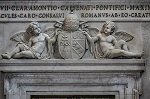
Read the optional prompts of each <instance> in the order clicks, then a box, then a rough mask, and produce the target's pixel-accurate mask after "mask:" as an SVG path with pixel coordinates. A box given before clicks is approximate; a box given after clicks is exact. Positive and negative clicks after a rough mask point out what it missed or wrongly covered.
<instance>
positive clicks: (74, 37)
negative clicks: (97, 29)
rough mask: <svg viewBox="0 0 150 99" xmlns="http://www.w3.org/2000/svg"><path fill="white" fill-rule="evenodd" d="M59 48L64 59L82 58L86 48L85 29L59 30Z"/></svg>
mask: <svg viewBox="0 0 150 99" xmlns="http://www.w3.org/2000/svg"><path fill="white" fill-rule="evenodd" d="M58 49H59V54H60V55H61V56H62V57H63V58H64V59H80V58H82V57H83V55H84V54H85V49H86V38H85V36H84V34H83V31H61V32H59V35H58Z"/></svg>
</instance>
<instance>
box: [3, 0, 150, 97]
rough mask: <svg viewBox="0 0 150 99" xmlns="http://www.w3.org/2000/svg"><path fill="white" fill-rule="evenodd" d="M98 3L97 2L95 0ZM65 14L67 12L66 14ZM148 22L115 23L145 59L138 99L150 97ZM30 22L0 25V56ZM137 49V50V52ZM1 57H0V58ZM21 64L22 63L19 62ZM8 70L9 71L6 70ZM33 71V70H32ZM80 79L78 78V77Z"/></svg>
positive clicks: (47, 24)
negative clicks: (128, 36) (16, 33)
mask: <svg viewBox="0 0 150 99" xmlns="http://www.w3.org/2000/svg"><path fill="white" fill-rule="evenodd" d="M97 1H98V0H97ZM109 1H111V0H109ZM10 2H11V1H10ZM89 2H92V1H91V0H89ZM116 2H118V3H124V2H126V3H129V4H130V3H132V2H134V4H142V3H148V4H149V0H143V1H140V0H133V1H131V0H124V1H121V0H116ZM66 14H67V12H66ZM148 20H149V21H147V22H140V21H138V22H131V21H127V22H116V24H117V26H118V29H119V30H124V31H127V32H132V33H133V35H134V37H135V39H136V40H134V41H132V42H131V44H130V43H129V44H130V46H129V47H131V50H132V51H133V52H136V51H137V52H140V51H142V50H144V57H143V58H144V59H145V67H146V70H145V71H144V72H143V73H141V75H142V90H143V92H142V95H141V97H140V99H149V97H150V87H149V86H150V67H149V64H150V51H149V50H150V18H149V19H148ZM29 22H30V21H26V22H24V23H21V22H9V21H8V22H7V23H5V22H4V23H3V22H1V23H0V54H2V53H4V52H6V51H10V50H11V48H13V47H14V46H15V45H16V43H14V42H12V41H10V40H9V38H10V36H11V35H12V34H13V33H15V32H17V31H20V30H24V29H25V28H26V27H27V26H28V23H29ZM40 23H41V25H42V29H43V30H44V29H45V28H46V27H48V26H52V25H53V24H54V22H52V23H49V22H45V21H41V22H40ZM103 23H104V20H103V21H101V22H99V23H98V22H96V23H94V22H91V23H90V25H91V26H92V27H97V26H102V24H103ZM98 28H100V27H98ZM137 49H138V50H137ZM0 57H1V56H0ZM21 62H22V61H21ZM7 69H8V68H7ZM8 70H9V69H8ZM33 71H34V70H33ZM79 78H80V77H79ZM0 99H5V97H4V73H3V72H0Z"/></svg>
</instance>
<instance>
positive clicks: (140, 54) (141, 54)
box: [135, 52, 144, 59]
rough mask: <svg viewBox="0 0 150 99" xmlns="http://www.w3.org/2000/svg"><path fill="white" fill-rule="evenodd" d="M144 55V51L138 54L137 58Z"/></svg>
mask: <svg viewBox="0 0 150 99" xmlns="http://www.w3.org/2000/svg"><path fill="white" fill-rule="evenodd" d="M143 55H144V52H142V53H139V54H137V56H136V57H135V58H137V59H140V58H142V56H143Z"/></svg>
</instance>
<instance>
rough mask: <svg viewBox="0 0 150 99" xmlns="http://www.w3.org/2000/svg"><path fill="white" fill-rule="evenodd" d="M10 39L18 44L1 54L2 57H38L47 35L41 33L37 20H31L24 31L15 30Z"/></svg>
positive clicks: (43, 47) (42, 49)
mask: <svg viewBox="0 0 150 99" xmlns="http://www.w3.org/2000/svg"><path fill="white" fill-rule="evenodd" d="M10 39H11V40H13V41H16V42H18V44H17V46H16V47H15V49H14V50H12V51H10V52H6V53H4V54H2V57H3V58H4V59H10V58H14V59H20V58H30V59H40V58H41V54H42V53H43V51H44V49H45V47H46V42H47V41H48V39H49V36H48V35H47V34H45V33H42V31H41V27H40V25H39V23H38V22H31V23H30V24H29V26H28V28H27V29H26V31H20V32H17V33H15V34H14V35H13V36H12V37H11V38H10Z"/></svg>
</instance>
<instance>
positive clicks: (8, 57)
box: [1, 53, 11, 59]
mask: <svg viewBox="0 0 150 99" xmlns="http://www.w3.org/2000/svg"><path fill="white" fill-rule="evenodd" d="M1 56H2V57H3V58H4V59H10V58H11V54H10V53H4V54H2V55H1Z"/></svg>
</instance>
